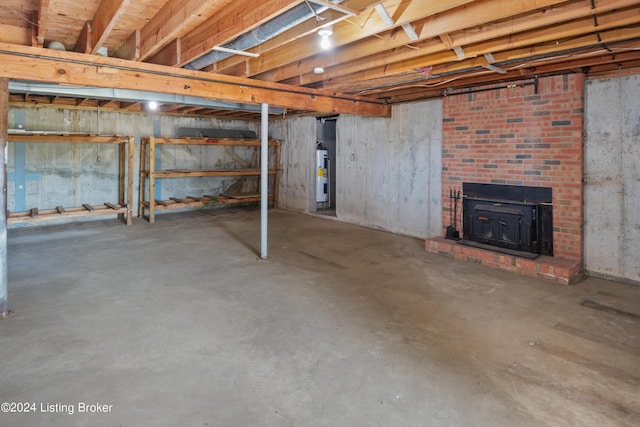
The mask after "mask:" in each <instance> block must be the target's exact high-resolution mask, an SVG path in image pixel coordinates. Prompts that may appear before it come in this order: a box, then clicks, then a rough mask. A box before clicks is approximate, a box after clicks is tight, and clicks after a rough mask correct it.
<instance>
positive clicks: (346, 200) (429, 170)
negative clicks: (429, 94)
mask: <svg viewBox="0 0 640 427" xmlns="http://www.w3.org/2000/svg"><path fill="white" fill-rule="evenodd" d="M337 148H338V150H337V151H338V154H337V160H336V163H337V165H336V173H337V177H336V185H337V188H336V196H337V199H336V207H337V215H338V217H339V218H341V219H344V220H346V221H349V222H353V223H356V224H361V225H365V226H369V227H374V228H381V229H385V230H389V231H392V232H395V233H400V234H406V235H410V236H416V237H421V238H426V237H431V236H435V235H439V234H440V232H441V230H442V224H441V221H442V220H441V216H440V211H441V209H442V206H441V197H440V195H441V191H442V181H441V174H442V153H441V152H442V101H441V100H432V101H426V102H419V103H412V104H403V105H397V106H394V107H393V116H392V118H391V119H379V118H365V117H358V116H340V118H339V119H338V121H337Z"/></svg>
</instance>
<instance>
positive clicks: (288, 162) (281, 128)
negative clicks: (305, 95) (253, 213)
mask: <svg viewBox="0 0 640 427" xmlns="http://www.w3.org/2000/svg"><path fill="white" fill-rule="evenodd" d="M316 131H317V127H316V119H315V118H314V117H302V118H296V119H289V120H277V121H273V122H271V123H270V124H269V136H270V137H271V138H274V139H279V140H281V141H283V145H282V149H281V157H280V165H281V167H282V174H281V175H280V186H279V200H278V207H280V208H282V209H288V210H292V211H298V212H312V211H314V210H315V187H314V185H315V181H314V179H315V148H316Z"/></svg>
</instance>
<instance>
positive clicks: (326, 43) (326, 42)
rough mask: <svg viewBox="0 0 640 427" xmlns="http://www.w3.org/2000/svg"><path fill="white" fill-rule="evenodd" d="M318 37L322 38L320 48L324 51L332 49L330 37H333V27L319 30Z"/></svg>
mask: <svg viewBox="0 0 640 427" xmlns="http://www.w3.org/2000/svg"><path fill="white" fill-rule="evenodd" d="M318 35H319V36H320V37H321V40H320V47H321V48H322V49H324V50H328V49H330V48H331V40H330V39H329V37H331V36H332V35H333V27H331V26H328V27H323V28H320V29H319V30H318Z"/></svg>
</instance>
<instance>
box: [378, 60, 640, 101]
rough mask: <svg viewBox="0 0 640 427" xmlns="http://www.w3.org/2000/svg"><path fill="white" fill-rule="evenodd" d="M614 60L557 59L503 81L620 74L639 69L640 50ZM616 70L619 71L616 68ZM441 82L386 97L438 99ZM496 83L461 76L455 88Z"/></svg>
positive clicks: (414, 86)
mask: <svg viewBox="0 0 640 427" xmlns="http://www.w3.org/2000/svg"><path fill="white" fill-rule="evenodd" d="M615 59H616V62H617V63H618V65H615V64H614V65H613V66H612V65H611V60H612V54H606V55H586V56H584V57H580V58H576V59H572V60H566V59H563V60H556V61H552V62H550V63H542V64H540V65H539V66H538V65H536V66H532V67H528V68H524V69H518V70H512V71H509V72H508V73H507V74H506V75H505V76H504V77H503V79H501V80H502V81H504V82H509V81H514V80H522V79H527V78H533V77H534V76H536V75H548V74H557V73H564V72H572V71H573V72H582V71H584V70H586V71H587V72H588V73H589V74H590V73H591V72H595V73H598V72H599V71H600V70H606V69H617V70H618V71H619V72H620V73H623V72H624V70H627V69H629V68H632V67H635V68H636V70H635V72H636V73H637V72H638V70H637V68H638V67H639V66H640V51H630V52H624V53H619V54H615ZM616 67H617V68H616ZM443 80H445V79H444V78H442V79H434V80H429V81H426V82H422V83H415V84H408V85H400V86H398V87H397V88H395V89H394V88H391V90H390V91H388V92H385V96H388V100H389V102H390V103H401V102H407V101H411V100H415V99H416V97H418V98H423V99H426V98H435V97H440V96H442V95H443V93H445V92H448V91H447V90H446V87H445V86H441V83H442V81H443ZM494 82H495V78H494V76H492V75H491V74H488V73H482V74H477V75H475V76H461V78H460V80H457V81H456V86H457V87H459V88H466V87H472V86H477V85H482V84H491V83H494Z"/></svg>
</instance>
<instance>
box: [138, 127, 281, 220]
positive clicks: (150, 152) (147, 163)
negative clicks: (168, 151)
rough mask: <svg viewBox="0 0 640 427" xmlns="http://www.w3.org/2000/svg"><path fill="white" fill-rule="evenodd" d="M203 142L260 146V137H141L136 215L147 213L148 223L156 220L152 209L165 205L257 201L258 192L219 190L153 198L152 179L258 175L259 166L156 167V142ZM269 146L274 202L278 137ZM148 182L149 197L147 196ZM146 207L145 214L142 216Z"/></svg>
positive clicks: (278, 153) (180, 143) (228, 203)
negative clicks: (272, 157) (212, 193)
mask: <svg viewBox="0 0 640 427" xmlns="http://www.w3.org/2000/svg"><path fill="white" fill-rule="evenodd" d="M159 144H166V145H206V146H211V147H225V146H226V147H240V146H244V147H260V140H259V139H234V138H155V137H149V138H143V139H142V141H141V144H140V197H139V201H140V205H139V209H138V216H141V217H146V218H147V219H148V220H149V222H150V223H153V222H154V221H155V212H156V211H159V210H166V209H180V208H189V207H202V206H206V205H212V204H217V205H230V204H238V203H250V202H259V201H260V194H259V193H240V194H222V195H217V196H209V195H204V196H201V197H195V196H187V197H184V198H175V197H171V198H169V199H168V200H156V198H155V180H156V179H162V178H189V177H212V176H218V177H221V176H238V177H240V176H260V169H220V170H191V169H168V170H156V169H155V160H154V159H155V150H156V145H159ZM269 147H275V168H274V169H269V175H273V176H274V189H273V192H272V193H271V194H269V200H270V201H273V206H274V207H277V203H278V167H279V165H280V141H277V140H270V141H269ZM147 182H148V185H149V189H148V190H149V198H148V199H147V198H146V196H147V194H146V193H147V188H146V186H147ZM145 211H147V212H148V216H145Z"/></svg>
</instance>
